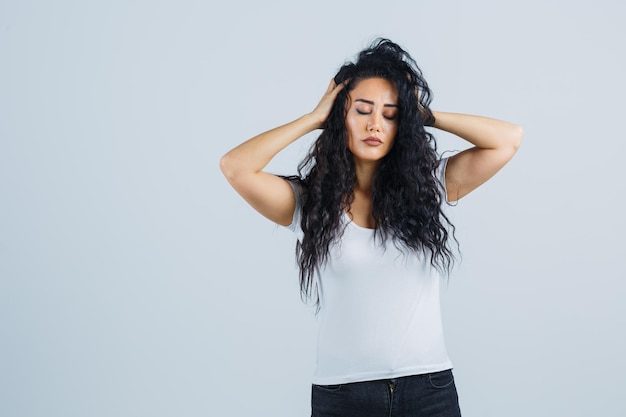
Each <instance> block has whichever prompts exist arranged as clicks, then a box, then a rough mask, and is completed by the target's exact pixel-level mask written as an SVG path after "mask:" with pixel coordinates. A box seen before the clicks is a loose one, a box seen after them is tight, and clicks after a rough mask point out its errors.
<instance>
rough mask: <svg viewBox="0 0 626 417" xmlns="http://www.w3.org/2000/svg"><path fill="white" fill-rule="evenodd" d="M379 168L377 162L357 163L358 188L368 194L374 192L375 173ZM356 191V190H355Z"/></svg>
mask: <svg viewBox="0 0 626 417" xmlns="http://www.w3.org/2000/svg"><path fill="white" fill-rule="evenodd" d="M376 168H378V161H376V162H360V163H356V165H355V171H356V172H355V173H356V187H355V188H356V189H357V190H358V191H360V192H362V193H365V194H366V195H371V194H372V189H373V183H374V174H375V172H376ZM355 191H356V190H355Z"/></svg>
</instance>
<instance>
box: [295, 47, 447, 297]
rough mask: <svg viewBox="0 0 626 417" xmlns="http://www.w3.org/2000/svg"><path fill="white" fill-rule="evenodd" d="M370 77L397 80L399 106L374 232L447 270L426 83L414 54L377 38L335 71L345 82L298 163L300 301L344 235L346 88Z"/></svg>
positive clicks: (376, 192) (350, 187) (349, 162)
mask: <svg viewBox="0 0 626 417" xmlns="http://www.w3.org/2000/svg"><path fill="white" fill-rule="evenodd" d="M373 77H378V78H383V79H386V80H388V81H390V82H391V83H392V84H394V85H395V86H396V88H397V90H398V106H399V114H398V131H397V135H396V138H395V140H394V144H393V147H392V149H391V151H390V152H389V153H388V154H387V155H386V156H385V157H384V158H383V159H382V160H381V163H380V165H379V166H378V169H377V172H376V175H375V178H374V183H373V197H372V204H373V210H372V214H373V217H374V221H375V223H376V229H375V237H376V238H377V239H381V240H382V241H386V240H387V239H388V238H391V239H393V241H394V243H395V244H396V246H398V247H399V248H401V249H405V250H408V251H414V252H416V253H418V254H421V255H424V256H427V257H429V260H430V263H431V265H432V266H433V267H435V268H437V269H438V270H440V271H442V272H446V273H447V272H449V271H450V268H451V267H452V264H453V262H454V254H453V252H452V251H451V249H450V248H449V242H448V241H449V238H450V237H451V236H452V237H453V235H454V226H453V225H452V224H451V223H450V221H449V220H448V218H447V217H446V216H445V214H444V213H443V212H442V207H441V206H442V203H443V201H444V200H443V199H445V198H446V197H445V195H444V193H443V190H444V187H443V184H440V183H439V181H438V180H437V178H436V176H435V170H436V169H437V167H438V164H439V157H438V156H437V152H436V144H435V141H434V138H433V136H432V134H430V133H429V132H427V131H426V130H425V128H424V126H429V125H432V123H434V117H433V114H432V112H431V110H430V108H429V104H430V102H431V100H432V98H431V92H430V89H429V88H428V84H427V83H426V80H424V77H423V76H422V72H421V70H420V69H419V67H418V66H417V64H416V62H415V61H414V60H413V58H411V56H410V55H409V54H408V53H407V52H406V51H404V50H403V49H402V48H401V47H400V46H398V45H397V44H395V43H393V42H391V41H390V40H388V39H382V38H379V39H377V40H375V41H374V42H373V43H372V44H371V46H370V47H368V48H367V49H365V50H363V51H361V52H360V53H359V55H358V58H357V59H356V61H355V62H349V63H346V64H344V65H343V66H342V67H341V68H340V69H339V72H338V73H337V75H336V76H335V82H336V83H338V84H339V83H344V82H345V83H346V86H345V88H344V89H343V90H342V91H341V92H340V93H339V95H338V96H337V98H336V100H335V103H334V106H333V108H332V110H331V112H330V114H329V117H328V119H327V120H326V122H325V125H324V131H323V132H322V133H321V134H320V136H319V137H318V139H317V140H316V141H315V143H314V144H313V146H312V148H311V150H310V152H309V154H308V155H307V156H306V158H305V159H304V160H303V161H302V162H301V163H300V165H299V166H298V173H299V177H295V178H297V180H298V181H300V183H301V184H302V186H303V188H304V189H305V190H306V198H305V199H304V204H303V207H302V216H301V224H300V226H301V228H302V232H303V237H302V239H301V240H299V241H298V243H297V246H296V257H297V260H298V264H299V266H300V291H301V295H302V296H303V298H305V299H310V298H311V296H312V295H313V294H312V293H313V277H314V274H315V271H316V269H317V268H319V267H320V266H322V265H323V263H324V262H325V261H326V260H327V259H328V255H329V248H330V246H331V244H333V243H334V242H337V241H338V240H339V239H340V238H341V235H342V233H343V228H342V225H343V223H342V217H343V216H344V212H345V210H346V209H348V208H349V207H350V205H351V203H352V202H353V200H354V195H353V193H354V188H355V184H356V174H355V165H354V160H353V156H352V153H351V152H350V151H349V149H348V146H347V131H346V124H345V115H346V108H347V105H348V101H349V96H348V93H349V92H350V91H351V90H353V89H354V88H355V87H356V85H357V84H358V83H359V81H361V80H363V79H367V78H373ZM292 179H293V178H292ZM315 297H316V299H317V300H316V304H318V302H319V298H318V295H317V294H315Z"/></svg>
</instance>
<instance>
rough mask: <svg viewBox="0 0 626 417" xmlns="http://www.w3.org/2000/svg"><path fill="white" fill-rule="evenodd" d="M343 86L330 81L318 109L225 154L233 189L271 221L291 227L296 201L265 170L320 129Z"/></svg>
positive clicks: (223, 162)
mask: <svg viewBox="0 0 626 417" xmlns="http://www.w3.org/2000/svg"><path fill="white" fill-rule="evenodd" d="M342 88H343V85H342V84H340V85H339V86H337V85H336V84H335V83H334V81H331V83H330V85H329V86H328V90H327V91H326V93H325V94H324V96H323V97H322V100H321V101H320V103H319V104H318V105H317V107H316V108H315V109H314V110H313V111H312V112H311V113H308V114H306V115H304V116H302V117H300V118H298V119H296V120H294V121H292V122H290V123H287V124H285V125H283V126H280V127H277V128H275V129H272V130H269V131H267V132H265V133H261V134H260V135H258V136H255V137H253V138H252V139H250V140H248V141H246V142H244V143H242V144H241V145H239V146H237V147H235V148H233V149H232V150H230V151H229V152H228V153H226V154H225V155H224V156H223V157H222V158H221V160H220V169H221V170H222V172H223V173H224V176H225V177H226V179H227V180H228V182H229V183H230V184H231V185H232V186H233V188H234V189H235V190H236V191H237V192H238V193H239V194H240V195H241V196H242V197H243V198H244V199H245V200H246V201H247V202H248V203H249V204H250V205H251V206H252V207H253V208H254V209H255V210H257V211H258V212H259V213H261V214H262V215H263V216H265V217H267V218H268V219H269V220H271V221H273V222H275V223H278V224H281V225H284V226H286V225H288V224H290V223H291V221H292V219H293V212H294V209H295V197H294V195H293V191H292V189H291V186H290V185H289V184H288V183H287V181H285V180H284V179H282V178H280V177H278V176H276V175H273V174H269V173H266V172H263V168H265V167H266V166H267V164H268V163H269V162H270V161H271V160H272V158H274V156H276V154H278V152H280V151H281V150H283V149H284V148H285V147H287V146H288V145H289V144H291V143H292V142H294V141H296V140H297V139H299V138H301V137H302V136H304V135H306V134H307V133H309V132H312V131H314V130H315V129H319V128H320V127H321V126H322V124H323V123H324V121H325V120H326V118H327V117H328V114H329V113H330V109H331V108H332V105H333V103H334V101H335V98H336V97H337V94H338V93H339V91H341V89H342Z"/></svg>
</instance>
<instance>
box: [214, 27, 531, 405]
mask: <svg viewBox="0 0 626 417" xmlns="http://www.w3.org/2000/svg"><path fill="white" fill-rule="evenodd" d="M430 101H431V93H430V90H429V88H428V85H427V83H426V81H425V80H424V78H423V76H422V73H421V71H420V69H419V68H418V66H417V64H416V63H415V61H414V60H413V59H412V58H411V57H410V56H409V54H408V53H407V52H405V51H404V50H403V49H402V48H401V47H400V46H398V45H397V44H395V43H393V42H391V41H389V40H387V39H378V40H377V41H375V42H374V43H373V44H372V45H371V46H370V47H369V48H367V49H365V50H363V51H361V53H360V54H359V56H358V59H357V60H356V61H355V62H354V63H348V64H346V65H344V66H342V67H341V69H340V70H339V72H338V73H337V75H336V76H335V77H334V79H333V80H332V81H331V82H330V85H329V87H328V90H327V91H326V93H325V94H324V96H323V97H322V99H321V101H320V102H319V104H318V105H317V107H316V108H315V109H314V110H313V111H312V112H311V113H308V114H305V115H304V116H302V117H300V118H299V119H297V120H294V121H293V122H291V123H288V124H286V125H284V126H280V127H278V128H275V129H273V130H270V131H268V132H265V133H262V134H260V135H258V136H256V137H254V138H252V139H250V140H248V141H247V142H245V143H243V144H241V145H239V146H237V147H236V148H234V149H232V150H231V151H230V152H228V153H227V154H226V155H224V156H223V157H222V159H221V161H220V164H221V169H222V172H223V173H224V175H225V176H226V178H227V179H228V181H229V182H230V184H231V185H232V186H233V187H234V188H235V190H237V192H238V193H239V194H240V195H241V196H242V197H243V198H244V199H245V200H246V201H247V202H248V203H249V204H250V205H251V206H252V207H254V208H255V209H256V210H257V211H258V212H259V213H261V214H262V215H263V216H265V217H267V218H268V219H270V220H271V221H273V222H275V223H278V224H280V225H283V226H288V227H290V228H291V229H292V230H294V232H296V233H297V235H298V244H297V248H296V254H297V258H298V262H299V266H300V288H301V291H302V294H303V296H305V297H312V298H313V299H314V300H315V301H316V303H317V307H318V309H319V310H318V314H319V335H318V347H317V364H316V370H315V374H314V376H313V388H312V415H313V416H314V417H327V416H337V417H351V416H358V417H368V416H372V417H376V416H380V417H383V416H390V415H391V416H402V417H411V416H438V417H441V416H459V415H460V410H459V405H458V399H457V393H456V388H455V385H454V379H453V376H452V371H451V369H452V364H451V362H450V360H449V358H448V355H447V353H446V348H445V344H444V338H443V330H442V323H441V315H440V305H439V282H440V278H441V277H442V276H445V275H447V273H448V272H449V271H450V268H451V265H452V262H453V260H454V253H453V250H452V248H451V241H453V240H454V237H453V231H454V227H453V226H452V225H451V224H450V222H449V221H448V218H447V217H446V215H445V213H444V210H445V206H446V205H447V204H448V202H453V201H456V200H458V199H460V198H462V197H463V196H465V195H467V194H468V193H470V192H471V191H472V190H474V189H475V188H476V187H478V186H479V185H481V184H482V183H484V182H485V181H487V180H488V179H489V178H490V177H492V176H493V175H494V174H495V173H496V172H498V170H499V169H500V168H502V167H503V166H504V165H505V164H506V163H507V162H508V161H509V160H510V159H511V157H513V155H514V154H515V152H516V151H517V149H518V147H519V145H520V141H521V139H522V129H521V128H520V127H519V126H516V125H513V124H510V123H507V122H503V121H499V120H494V119H490V118H486V117H480V116H471V115H465V114H453V113H444V112H437V111H433V110H431V109H430V107H429V104H430ZM425 126H432V127H434V128H436V129H441V130H444V131H447V132H450V133H453V134H455V135H457V136H459V137H461V138H463V139H465V140H466V141H468V142H469V143H471V144H472V145H473V146H472V147H470V148H469V149H467V150H465V151H463V152H460V153H458V154H456V155H454V156H451V157H449V158H445V159H441V158H439V156H438V154H437V152H436V146H435V142H434V138H433V136H432V135H431V133H429V132H428V131H427V130H426V129H425ZM316 129H323V131H322V133H321V134H320V136H319V138H318V139H317V140H316V142H315V143H314V145H313V147H312V149H311V151H310V153H309V155H308V156H307V158H305V160H304V161H302V163H301V164H300V166H299V169H298V172H299V174H300V175H299V176H294V177H287V178H285V177H280V176H276V175H272V174H270V173H267V172H264V171H263V168H264V167H265V166H266V165H267V164H268V163H269V162H270V160H271V159H272V158H273V157H274V156H275V155H276V154H277V153H278V152H280V151H281V150H282V149H283V148H285V147H286V146H287V145H289V144H290V143H292V142H294V141H295V140H297V139H298V138H300V137H302V136H303V135H305V134H307V133H309V132H312V131H314V130H316Z"/></svg>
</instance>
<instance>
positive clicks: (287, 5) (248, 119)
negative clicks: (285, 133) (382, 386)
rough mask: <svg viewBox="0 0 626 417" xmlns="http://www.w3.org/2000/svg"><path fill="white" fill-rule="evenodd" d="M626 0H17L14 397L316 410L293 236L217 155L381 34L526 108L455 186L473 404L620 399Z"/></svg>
mask: <svg viewBox="0 0 626 417" xmlns="http://www.w3.org/2000/svg"><path fill="white" fill-rule="evenodd" d="M625 20H626V6H625V3H623V2H621V1H619V0H597V1H593V2H590V1H565V0H560V1H556V0H541V1H540V0H524V1H499V0H474V1H471V2H470V1H461V0H457V1H435V0H432V1H408V0H407V1H391V0H389V1H371V0H362V1H345V2H339V1H329V0H320V1H316V2H297V1H271V0H268V1H265V2H254V1H245V2H241V1H231V2H216V1H213V2H209V1H199V0H197V1H192V0H177V1H174V0H169V1H156V0H155V1H147V0H146V1H138V0H124V1H121V0H117V1H84V2H83V1H69V0H58V1H54V2H48V1H29V0H19V1H17V0H13V1H10V0H9V1H7V0H3V1H2V2H0V415H2V416H7V417H23V416H24V417H25V416H29V417H30V416H46V417H52V416H59V417H61V416H62V417H74V416H76V417H78V416H81V417H84V416H90V417H100V416H116V417H123V416H151V417H157V416H251V415H254V416H272V417H281V416H289V417H292V416H307V415H310V405H309V404H310V377H311V374H312V371H313V364H314V354H315V337H316V335H315V331H316V327H315V326H316V323H315V316H314V314H313V313H314V312H313V309H312V308H311V307H310V306H307V305H305V304H303V303H302V302H301V301H300V298H299V293H298V284H297V269H296V264H295V258H294V244H295V240H294V237H293V236H292V235H291V233H289V232H288V231H287V230H285V229H283V228H281V227H278V226H276V225H274V224H272V223H270V222H269V221H267V220H266V219H264V218H262V217H261V216H260V215H258V214H257V213H255V212H254V211H253V210H252V209H251V208H249V207H248V206H247V205H246V204H245V203H244V201H243V200H241V199H240V198H239V197H238V196H237V195H236V193H235V192H234V191H233V190H232V189H231V188H230V187H229V186H228V184H227V183H226V181H225V180H224V178H223V177H222V175H221V173H220V171H219V168H218V161H219V158H220V156H221V155H223V154H224V153H225V152H227V151H228V150H229V149H230V148H232V147H234V146H235V145H237V144H238V143H240V142H242V141H244V140H246V139H247V138H249V137H251V136H253V135H255V134H257V133H260V132H261V131H264V130H267V129H270V128H272V127H275V126H277V125H279V124H283V123H286V122H288V121H290V120H293V119H295V118H297V117H299V116H300V115H302V114H304V113H306V112H308V111H310V110H312V109H313V107H314V106H315V105H316V104H317V101H318V99H319V98H320V97H321V95H322V94H323V92H324V90H325V89H326V86H327V85H328V82H329V80H330V78H331V77H332V76H333V75H334V74H335V72H336V71H337V69H338V68H339V67H340V66H341V65H342V64H343V63H344V62H345V61H346V60H349V59H352V58H353V57H354V55H355V54H356V53H357V52H358V51H359V50H360V49H362V48H363V47H365V46H366V45H368V43H369V42H370V41H371V40H372V39H374V38H375V37H377V36H384V37H388V38H390V39H392V40H393V41H395V42H397V43H399V44H400V45H402V46H403V47H404V48H405V49H407V50H408V51H409V52H410V53H411V54H412V55H413V56H414V57H415V59H416V60H417V61H418V63H419V65H420V66H421V68H422V70H423V72H424V75H425V77H426V79H427V80H428V82H429V84H430V86H431V88H432V90H433V92H434V101H433V104H432V107H433V108H434V109H437V110H444V111H454V112H464V113H474V114H483V115H487V116H492V117H495V118H500V119H504V120H509V121H511V122H514V123H519V124H521V125H522V126H523V127H524V129H525V138H524V142H523V144H522V147H521V149H520V151H519V153H518V154H517V156H516V157H515V158H514V159H513V161H512V162H511V163H510V164H509V165H507V166H506V167H505V168H504V169H503V170H502V171H501V172H500V173H499V174H498V175H497V176H496V177H495V178H494V179H493V180H491V181H490V182H489V183H487V184H486V185H484V186H483V187H481V188H480V189H478V190H476V191H475V192H474V193H473V194H471V195H469V196H468V197H466V198H464V199H463V200H461V201H460V202H459V204H458V205H457V206H456V207H455V208H454V209H453V210H451V213H452V219H453V221H454V222H455V224H456V226H457V238H458V239H459V241H460V242H461V250H462V253H463V259H462V261H461V262H460V263H459V265H458V266H457V268H456V269H455V270H454V272H453V275H452V277H451V279H450V282H449V284H448V285H447V286H445V289H444V291H443V293H442V297H443V315H444V325H445V329H446V338H447V343H448V349H449V354H450V356H451V359H452V361H453V363H454V365H455V375H456V379H457V387H458V390H459V394H460V401H461V406H462V410H463V413H464V414H463V415H464V416H466V417H479V416H480V417H488V416H508V417H527V416H534V417H554V416H570V417H578V416H581V417H582V416H603V417H621V416H624V415H626V403H625V402H624V398H623V396H624V389H625V388H626V357H625V354H624V352H626V340H625V334H624V332H625V330H624V329H626V303H625V302H624V299H625V298H626V267H625V266H624V256H625V255H626V251H625V250H624V249H625V245H624V233H625V231H626V227H625V221H624V209H623V207H622V204H621V201H623V193H624V191H625V185H624V180H625V176H624V164H623V161H622V155H623V152H624V150H625V149H626V146H625V145H624V143H625V142H626V138H625V136H624V129H623V120H624V119H623V114H624V112H625V110H626V108H625V106H624V96H625V95H626V81H625V74H626V57H625V53H624V41H625V40H626V26H625V25H624V21H625ZM435 134H436V135H437V138H438V139H439V150H440V151H444V150H460V149H464V148H465V147H466V146H467V145H466V144H465V143H464V142H463V141H461V140H459V139H457V138H454V137H450V136H447V135H443V134H441V133H439V132H437V131H435ZM314 138H315V135H313V134H312V135H308V136H306V137H304V138H302V139H301V140H300V141H298V142H296V143H294V144H293V145H291V146H290V147H288V148H287V149H286V150H285V151H284V152H283V153H281V154H280V155H279V156H277V158H276V159H275V160H274V161H272V163H271V164H270V166H269V167H268V170H270V171H272V172H275V173H281V174H292V173H294V172H295V169H296V166H297V163H298V161H299V160H300V159H301V158H302V157H303V156H304V154H305V153H306V151H307V149H308V147H309V146H310V144H311V143H312V141H313V140H314Z"/></svg>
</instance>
